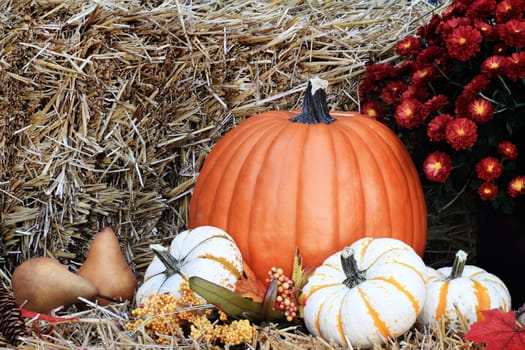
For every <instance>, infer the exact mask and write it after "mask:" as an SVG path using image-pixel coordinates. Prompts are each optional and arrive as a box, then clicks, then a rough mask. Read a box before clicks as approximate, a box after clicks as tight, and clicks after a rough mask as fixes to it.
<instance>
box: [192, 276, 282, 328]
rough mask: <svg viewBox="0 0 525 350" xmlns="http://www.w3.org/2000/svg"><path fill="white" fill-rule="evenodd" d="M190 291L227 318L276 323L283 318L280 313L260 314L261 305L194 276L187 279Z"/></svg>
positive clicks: (269, 311) (266, 312)
mask: <svg viewBox="0 0 525 350" xmlns="http://www.w3.org/2000/svg"><path fill="white" fill-rule="evenodd" d="M189 284H190V287H191V289H192V290H193V291H194V292H195V293H197V294H198V295H200V296H201V297H203V298H204V299H206V301H207V302H209V303H210V304H213V305H215V306H217V307H218V308H219V309H221V310H222V311H224V312H225V313H226V314H227V315H228V316H230V317H233V318H236V319H240V318H247V319H249V320H250V321H253V322H261V321H276V320H280V319H283V318H284V315H283V313H282V312H280V311H277V310H274V309H273V308H272V309H270V310H265V315H263V314H262V310H263V305H262V303H259V302H255V301H253V300H251V299H248V298H245V297H243V296H241V295H239V294H237V293H235V292H232V291H231V290H229V289H227V288H224V287H222V286H220V285H218V284H216V283H213V282H210V281H207V280H205V279H203V278H200V277H197V276H194V277H191V278H190V279H189Z"/></svg>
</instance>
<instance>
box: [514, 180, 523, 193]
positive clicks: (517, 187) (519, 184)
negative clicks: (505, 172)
mask: <svg viewBox="0 0 525 350" xmlns="http://www.w3.org/2000/svg"><path fill="white" fill-rule="evenodd" d="M512 187H514V189H515V190H516V191H519V192H521V191H522V190H523V189H524V188H525V181H516V182H514V184H513V186H512Z"/></svg>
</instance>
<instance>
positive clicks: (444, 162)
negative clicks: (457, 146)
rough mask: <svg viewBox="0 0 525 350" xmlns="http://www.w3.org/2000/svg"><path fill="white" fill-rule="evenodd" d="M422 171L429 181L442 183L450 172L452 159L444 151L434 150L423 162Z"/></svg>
mask: <svg viewBox="0 0 525 350" xmlns="http://www.w3.org/2000/svg"><path fill="white" fill-rule="evenodd" d="M423 172H424V173H425V176H426V177H427V179H429V180H430V181H434V182H440V183H444V182H445V181H447V179H448V177H449V176H450V173H451V172H452V160H451V159H450V156H449V155H448V154H446V153H445V152H439V151H438V152H434V153H431V154H429V155H428V156H427V158H426V159H425V161H424V162H423Z"/></svg>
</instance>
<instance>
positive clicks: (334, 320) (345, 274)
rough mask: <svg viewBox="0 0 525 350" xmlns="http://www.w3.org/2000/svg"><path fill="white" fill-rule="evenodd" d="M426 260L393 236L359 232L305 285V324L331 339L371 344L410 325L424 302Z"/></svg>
mask: <svg viewBox="0 0 525 350" xmlns="http://www.w3.org/2000/svg"><path fill="white" fill-rule="evenodd" d="M425 278H426V276H425V264H424V262H423V260H422V259H421V258H420V257H419V255H417V253H416V252H415V251H414V250H413V249H412V248H411V247H410V246H409V245H407V244H405V243H403V242H402V241H400V240H397V239H393V238H362V239H360V240H358V241H356V242H355V243H353V244H352V245H351V246H349V247H346V248H344V249H343V250H342V251H340V252H337V253H335V254H333V255H332V256H330V257H329V258H327V259H326V260H325V261H324V263H323V264H322V265H321V266H320V267H318V268H317V269H316V270H315V271H314V273H313V274H312V276H310V278H309V279H308V282H307V283H306V285H305V286H304V288H303V295H302V298H303V299H302V304H303V316H304V322H305V325H306V327H307V329H308V330H309V331H310V333H312V334H313V335H315V336H320V337H322V338H324V339H325V340H327V341H329V342H334V343H337V344H339V345H344V346H348V345H349V343H350V344H351V345H352V346H353V347H362V348H366V347H372V346H374V344H382V343H384V342H385V340H386V339H387V338H393V337H397V336H399V335H402V334H403V333H405V332H406V331H408V330H409V329H410V327H412V325H413V324H414V323H415V321H416V319H417V316H418V315H419V313H420V312H421V309H422V308H423V304H424V302H425Z"/></svg>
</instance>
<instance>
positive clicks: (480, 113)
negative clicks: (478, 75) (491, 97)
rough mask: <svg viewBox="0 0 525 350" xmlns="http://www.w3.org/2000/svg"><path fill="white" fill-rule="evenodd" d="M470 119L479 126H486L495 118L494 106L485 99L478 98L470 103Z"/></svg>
mask: <svg viewBox="0 0 525 350" xmlns="http://www.w3.org/2000/svg"><path fill="white" fill-rule="evenodd" d="M468 110H469V114H470V118H471V119H472V120H474V121H475V122H476V123H478V124H485V123H486V122H488V121H489V120H491V119H492V118H493V117H494V106H493V105H492V103H491V102H490V101H487V100H485V99H484V98H477V99H475V100H473V101H472V102H470V103H469V106H468Z"/></svg>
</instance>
